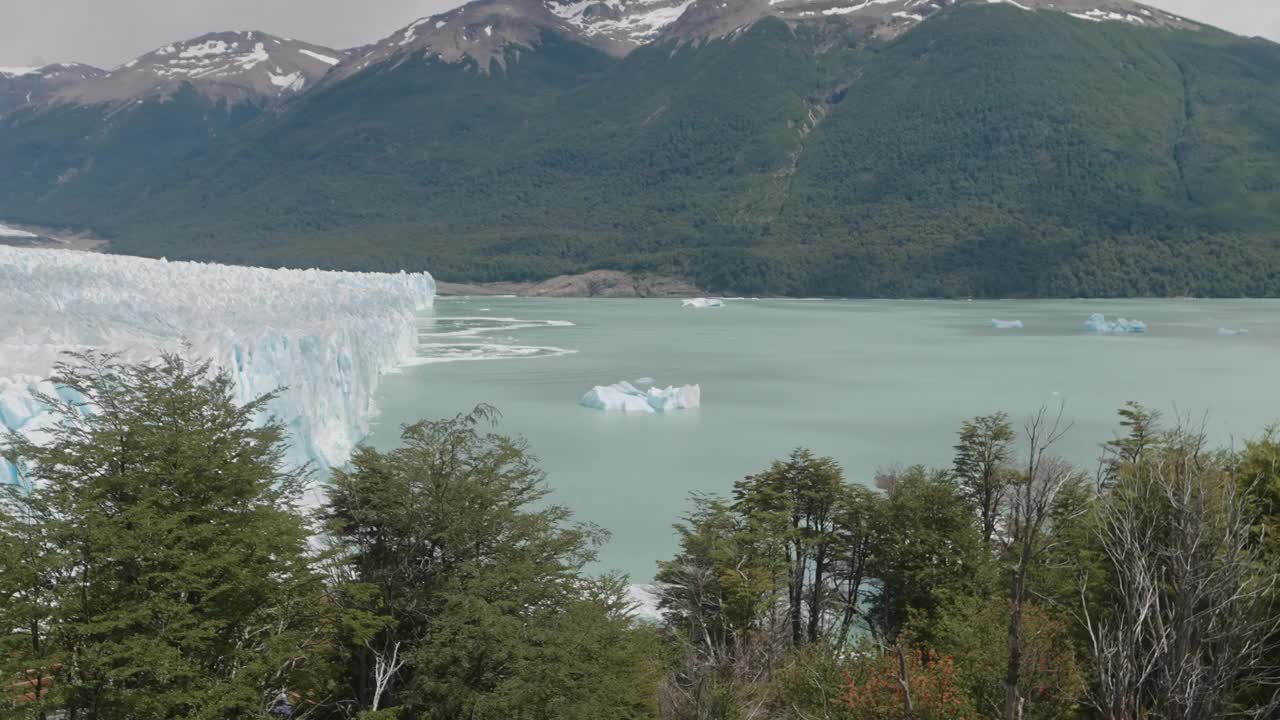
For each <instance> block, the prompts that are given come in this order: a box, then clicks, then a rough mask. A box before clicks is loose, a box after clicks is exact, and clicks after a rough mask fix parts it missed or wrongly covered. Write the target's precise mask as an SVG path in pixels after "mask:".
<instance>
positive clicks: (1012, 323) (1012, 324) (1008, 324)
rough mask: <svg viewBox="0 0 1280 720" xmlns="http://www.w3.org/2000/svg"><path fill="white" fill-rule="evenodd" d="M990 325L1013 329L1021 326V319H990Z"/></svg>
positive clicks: (1001, 328)
mask: <svg viewBox="0 0 1280 720" xmlns="http://www.w3.org/2000/svg"><path fill="white" fill-rule="evenodd" d="M991 327H993V328H995V329H997V330H1013V329H1016V328H1021V327H1022V321H1021V320H995V319H992V321H991Z"/></svg>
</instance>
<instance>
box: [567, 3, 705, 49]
mask: <svg viewBox="0 0 1280 720" xmlns="http://www.w3.org/2000/svg"><path fill="white" fill-rule="evenodd" d="M693 2H694V0H674V1H671V0H577V1H576V2H555V1H554V0H551V1H549V2H548V3H547V7H548V8H549V9H550V10H551V12H552V13H554V14H555V15H556V16H558V17H560V18H563V19H564V20H565V21H566V22H568V23H569V24H570V25H572V26H573V27H575V28H577V29H578V30H580V31H581V32H582V33H583V34H584V35H586V36H587V37H597V36H600V37H606V38H609V39H611V40H613V41H615V42H619V43H624V44H635V45H642V44H644V43H646V42H648V41H649V40H652V39H653V38H654V37H656V36H657V35H658V33H659V32H661V31H662V29H663V28H665V27H667V26H668V25H670V24H671V23H673V22H675V21H676V20H679V19H680V16H681V15H683V14H684V11H685V10H687V9H688V8H689V6H690V5H692V4H693Z"/></svg>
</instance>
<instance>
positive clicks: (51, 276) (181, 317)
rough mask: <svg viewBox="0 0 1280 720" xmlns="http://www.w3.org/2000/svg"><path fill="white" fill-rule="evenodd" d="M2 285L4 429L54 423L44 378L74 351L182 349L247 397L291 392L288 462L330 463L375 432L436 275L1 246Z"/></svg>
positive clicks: (10, 476) (284, 403)
mask: <svg viewBox="0 0 1280 720" xmlns="http://www.w3.org/2000/svg"><path fill="white" fill-rule="evenodd" d="M0 297H3V298H4V299H5V301H4V302H3V303H0V432H3V431H4V430H15V431H21V432H23V433H24V434H27V435H28V436H31V437H33V439H36V437H38V433H39V432H41V429H42V428H43V427H46V426H47V425H46V424H47V422H48V416H47V415H46V414H45V411H44V408H43V407H42V406H41V404H40V403H39V402H38V401H37V400H36V397H37V395H39V394H56V393H58V392H59V389H58V388H55V387H53V386H52V384H51V383H49V382H48V381H47V378H48V377H49V375H50V374H51V372H52V370H53V367H54V365H55V363H57V362H58V361H59V360H60V359H62V354H63V353H65V352H68V351H86V350H101V351H105V352H112V353H116V354H118V356H119V357H120V359H121V360H123V361H126V362H139V361H145V360H147V359H151V358H154V357H156V356H157V355H159V354H160V353H163V352H178V353H181V354H183V355H184V356H187V357H189V358H191V359H193V360H208V361H210V362H211V363H212V364H213V365H214V366H215V367H217V368H219V369H222V370H225V371H227V372H228V373H229V374H230V375H231V377H232V379H233V381H234V383H235V391H236V395H237V398H238V399H240V400H241V401H248V400H250V399H252V398H255V397H258V396H260V395H262V394H264V393H267V392H271V391H275V390H280V391H281V393H280V394H279V396H278V397H277V398H276V399H275V400H274V401H273V402H272V404H271V405H270V407H269V408H268V410H269V412H270V413H271V414H272V415H274V416H275V417H276V418H278V419H279V420H280V422H281V423H283V424H284V425H285V428H286V430H287V431H288V432H289V436H290V437H289V439H290V442H291V446H292V449H291V453H290V455H289V456H288V457H287V458H286V460H287V461H288V462H291V463H295V464H301V463H303V462H313V463H314V464H315V465H316V466H317V467H319V468H321V469H324V468H330V467H335V466H338V465H341V464H342V463H344V462H346V460H347V459H348V458H349V457H350V453H351V451H352V449H353V448H354V447H355V445H356V443H357V442H359V441H360V440H361V439H362V438H363V437H364V436H365V435H367V434H368V431H369V421H370V419H372V418H373V416H374V415H376V413H377V408H376V407H375V404H374V392H375V391H376V389H377V386H378V383H379V378H380V376H381V375H383V374H385V373H387V372H390V371H393V370H395V369H397V368H398V367H400V366H402V365H405V364H407V363H409V362H411V361H412V360H413V358H414V356H415V354H416V352H417V345H418V318H417V316H418V313H419V312H420V311H422V310H426V309H427V308H430V307H431V306H432V304H433V303H434V301H435V281H434V280H433V279H432V277H431V276H430V275H429V274H427V273H397V274H379V273H350V272H323V271H319V270H288V269H280V270H270V269H265V268H249V267H233V266H226V265H213V264H204V263H190V262H168V261H166V260H163V259H161V260H150V259H143V258H133V257H125V256H119V255H101V254H96V253H85V252H76V251H71V250H37V249H23V248H13V247H6V246H0ZM33 433H36V434H37V435H33ZM6 479H7V480H9V481H14V480H16V479H17V470H16V469H14V468H12V467H10V466H9V465H8V464H7V463H3V461H0V482H4V481H5V480H6Z"/></svg>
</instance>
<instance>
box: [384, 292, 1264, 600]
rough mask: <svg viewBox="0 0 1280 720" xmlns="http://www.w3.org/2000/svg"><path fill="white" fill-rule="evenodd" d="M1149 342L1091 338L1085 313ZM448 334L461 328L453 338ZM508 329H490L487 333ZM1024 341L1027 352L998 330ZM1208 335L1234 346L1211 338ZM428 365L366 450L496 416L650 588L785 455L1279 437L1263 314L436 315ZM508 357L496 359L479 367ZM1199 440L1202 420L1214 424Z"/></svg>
mask: <svg viewBox="0 0 1280 720" xmlns="http://www.w3.org/2000/svg"><path fill="white" fill-rule="evenodd" d="M1094 312H1103V313H1106V314H1107V315H1108V316H1112V315H1123V316H1126V317H1130V318H1138V319H1141V320H1143V321H1145V322H1146V323H1147V325H1148V327H1149V330H1148V332H1147V334H1146V335H1142V336H1098V335H1090V334H1087V333H1085V332H1084V329H1083V326H1084V320H1085V319H1086V318H1087V317H1088V316H1089V314H1090V313H1094ZM453 318H461V319H453ZM494 318H502V319H494ZM993 318H998V319H1004V320H1013V319H1016V320H1021V321H1023V323H1024V325H1025V327H1024V328H1023V329H1020V330H997V329H994V328H992V327H990V323H991V320H992V319H993ZM1219 328H1245V329H1248V330H1249V333H1248V334H1246V335H1236V336H1224V335H1220V334H1219V332H1218V329H1219ZM423 342H424V347H423V348H422V350H421V352H422V353H423V355H424V357H423V358H422V360H423V362H424V364H422V365H420V366H416V367H410V368H407V369H406V370H405V371H404V372H403V373H402V374H399V375H394V376H391V377H388V378H386V379H385V382H384V383H383V384H382V386H381V387H380V390H379V400H378V402H379V406H380V407H381V408H382V411H383V414H382V416H381V417H380V418H379V419H378V421H377V422H376V423H375V427H374V433H373V435H372V436H371V437H370V439H369V442H370V443H371V444H373V445H375V446H379V447H389V446H392V445H394V443H395V440H396V434H397V428H398V427H399V425H400V424H401V423H404V422H409V421H412V420H416V419H419V418H435V417H445V416H452V415H454V414H456V413H461V412H465V411H467V410H468V409H470V408H471V407H473V406H475V405H476V404H477V403H481V402H485V403H491V404H493V405H495V406H497V407H498V408H499V409H500V410H501V411H502V413H503V415H504V417H505V420H504V423H503V429H504V430H505V431H507V432H510V433H516V434H520V435H524V436H525V437H527V438H528V439H529V441H530V442H531V444H532V446H533V448H534V450H535V452H536V453H537V454H538V456H539V457H540V458H541V460H542V465H543V467H544V468H545V469H546V471H547V473H548V479H549V482H550V484H551V487H552V488H553V490H554V499H555V500H557V501H559V502H563V503H565V504H567V505H569V506H570V507H572V508H573V509H574V511H575V512H576V514H577V517H578V518H579V519H582V520H589V521H591V522H595V523H598V524H600V525H602V526H604V527H606V528H607V529H609V530H610V531H612V532H613V540H612V541H611V542H610V544H609V545H608V546H607V547H606V548H604V550H603V552H602V556H601V565H602V567H605V568H611V569H617V570H623V571H626V572H629V573H631V574H632V576H633V577H634V578H635V579H637V580H647V579H648V578H649V577H650V576H651V575H652V573H653V570H654V562H655V561H656V560H658V559H660V558H665V557H669V556H670V554H671V552H672V550H673V548H674V540H673V538H672V534H671V530H670V527H671V524H672V523H673V522H675V521H676V520H677V519H678V518H679V516H680V515H681V513H683V512H684V511H685V510H686V509H687V507H688V505H687V502H686V501H687V497H688V495H689V493H691V492H694V491H703V492H720V493H724V492H728V491H729V490H730V489H731V487H732V484H733V482H734V481H735V480H738V479H740V478H741V477H743V476H744V475H747V474H749V473H752V472H755V471H758V470H761V469H763V468H765V467H767V465H768V463H769V461H770V460H772V459H775V458H779V457H782V456H784V455H786V454H787V453H788V452H789V451H790V450H791V449H792V448H794V447H796V446H800V445H803V446H806V447H810V448H812V449H813V450H814V451H815V452H818V453H820V454H824V455H831V456H833V457H835V458H836V459H837V460H839V461H840V462H841V464H842V465H843V466H844V468H845V471H846V475H847V476H848V477H849V478H850V479H852V480H856V481H859V482H864V483H870V482H871V480H872V478H873V477H874V474H875V472H876V471H877V469H879V468H885V467H891V466H895V465H907V464H913V463H924V464H929V465H942V466H945V465H948V464H949V462H950V457H951V446H952V445H953V443H954V440H955V432H956V429H957V428H958V426H959V425H960V423H961V421H963V420H964V419H965V418H968V417H972V416H974V415H979V414H985V413H990V412H994V411H997V410H1003V411H1006V412H1008V413H1009V414H1010V415H1011V416H1013V417H1014V418H1015V419H1021V418H1025V417H1026V416H1027V415H1028V414H1029V413H1031V412H1033V411H1034V410H1036V409H1037V408H1039V407H1041V406H1044V405H1049V406H1052V407H1055V408H1056V407H1057V406H1058V404H1059V403H1065V417H1066V418H1067V419H1068V420H1069V421H1070V422H1072V423H1073V427H1072V429H1071V431H1070V433H1069V434H1068V435H1067V437H1066V438H1065V439H1064V441H1063V442H1062V444H1061V446H1060V448H1061V451H1062V453H1063V454H1064V455H1066V456H1068V457H1070V458H1071V459H1073V460H1075V461H1077V462H1080V463H1085V464H1089V465H1090V466H1092V464H1093V463H1094V462H1095V461H1096V458H1097V456H1098V454H1099V453H1098V445H1099V444H1100V443H1102V442H1104V441H1105V440H1107V439H1109V438H1111V437H1112V436H1113V434H1114V429H1115V410H1116V409H1117V408H1118V407H1119V406H1120V405H1122V404H1123V403H1124V402H1125V401H1126V400H1137V401H1140V402H1143V403H1145V404H1147V405H1150V406H1151V407H1154V408H1157V409H1159V410H1162V411H1163V412H1165V413H1166V414H1170V415H1171V414H1175V413H1178V414H1182V415H1187V416H1191V417H1193V418H1194V419H1195V420H1196V421H1197V422H1198V421H1201V420H1205V421H1206V422H1207V423H1208V429H1209V431H1210V433H1211V434H1212V436H1213V437H1214V438H1215V439H1216V440H1218V441H1220V442H1231V441H1233V439H1234V441H1235V442H1237V443H1238V442H1239V440H1240V439H1241V438H1245V437H1252V436H1254V435H1256V434H1258V433H1259V432H1260V431H1261V429H1262V428H1263V427H1265V426H1266V425H1267V424H1269V423H1272V422H1275V421H1276V420H1278V419H1280V382H1278V381H1277V375H1278V374H1280V373H1278V371H1280V302H1276V301H1189V300H1188V301H1182V300H1139V301H1122V302H1105V301H998V302H968V303H963V302H932V301H803V300H770V301H736V302H730V303H729V304H728V306H727V307H725V308H722V309H703V310H690V309H683V308H681V306H680V302H679V301H678V300H562V299H554V300H553V299H528V298H522V299H516V298H509V299H499V298H460V299H449V298H444V299H440V300H439V301H438V302H437V305H436V308H435V310H434V311H433V313H432V315H431V316H430V317H426V318H424V319H423ZM482 357H501V358H505V359H493V360H473V359H472V358H482ZM641 377H652V378H654V379H656V380H657V381H658V383H659V384H663V385H667V384H686V383H698V384H700V385H701V386H702V402H703V407H702V408H701V409H700V410H694V411H684V412H679V413H672V414H667V415H657V416H654V415H644V416H635V415H631V416H627V415H619V414H609V413H602V412H599V411H594V410H589V409H586V408H583V407H580V406H578V404H577V402H578V400H579V399H580V398H581V397H582V395H583V393H585V392H586V391H587V390H588V389H590V388H591V386H593V385H600V384H609V383H613V382H617V381H619V380H634V379H636V378H641ZM1206 418H1207V419H1206Z"/></svg>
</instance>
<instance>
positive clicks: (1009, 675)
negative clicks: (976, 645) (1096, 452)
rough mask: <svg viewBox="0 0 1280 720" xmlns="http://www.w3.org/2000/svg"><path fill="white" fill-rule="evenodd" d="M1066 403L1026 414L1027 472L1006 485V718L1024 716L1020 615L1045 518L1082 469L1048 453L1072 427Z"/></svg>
mask: <svg viewBox="0 0 1280 720" xmlns="http://www.w3.org/2000/svg"><path fill="white" fill-rule="evenodd" d="M1062 413H1063V407H1062V406H1059V408H1058V410H1057V412H1056V413H1055V414H1053V415H1050V413H1049V411H1048V409H1047V408H1043V407H1042V408H1040V410H1039V411H1038V412H1036V414H1035V415H1032V416H1031V418H1030V419H1029V420H1027V423H1026V425H1025V426H1024V427H1023V433H1024V435H1025V436H1026V440H1027V465H1026V469H1025V474H1024V475H1023V476H1022V477H1021V478H1019V479H1018V480H1017V481H1015V482H1013V483H1012V484H1011V485H1010V487H1009V490H1008V494H1009V502H1008V510H1007V513H1006V519H1005V525H1006V526H1005V528H1004V533H1003V535H1002V542H1003V544H1004V549H1005V553H1006V556H1007V557H1008V558H1009V563H1010V566H1009V627H1008V644H1009V659H1008V665H1007V666H1006V669H1005V680H1004V685H1005V708H1004V715H1005V720H1021V718H1022V714H1023V710H1024V706H1025V702H1026V700H1025V698H1023V697H1022V693H1021V690H1020V688H1019V686H1020V684H1021V680H1022V655H1023V640H1024V639H1023V635H1022V615H1023V607H1024V605H1025V604H1026V598H1027V577H1028V575H1029V574H1030V572H1031V569H1032V567H1034V565H1035V563H1036V562H1037V560H1038V559H1039V557H1040V555H1041V554H1042V553H1044V552H1045V550H1047V549H1048V547H1049V543H1048V541H1047V536H1046V532H1045V531H1046V523H1048V521H1049V518H1050V516H1051V515H1052V511H1053V508H1054V502H1055V501H1056V500H1057V498H1058V495H1059V494H1060V493H1061V492H1062V489H1063V488H1064V487H1066V486H1067V485H1068V484H1069V483H1070V482H1072V481H1073V480H1076V479H1079V478H1080V474H1079V472H1078V471H1077V470H1076V469H1075V468H1074V467H1072V466H1071V465H1070V464H1069V463H1067V462H1066V461H1064V460H1062V459H1060V458H1058V457H1055V456H1053V455H1050V454H1049V453H1050V450H1051V449H1052V448H1053V446H1054V445H1055V444H1056V443H1057V442H1058V441H1059V440H1060V439H1062V436H1063V435H1065V434H1066V433H1067V431H1068V430H1070V426H1069V425H1063V423H1062Z"/></svg>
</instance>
